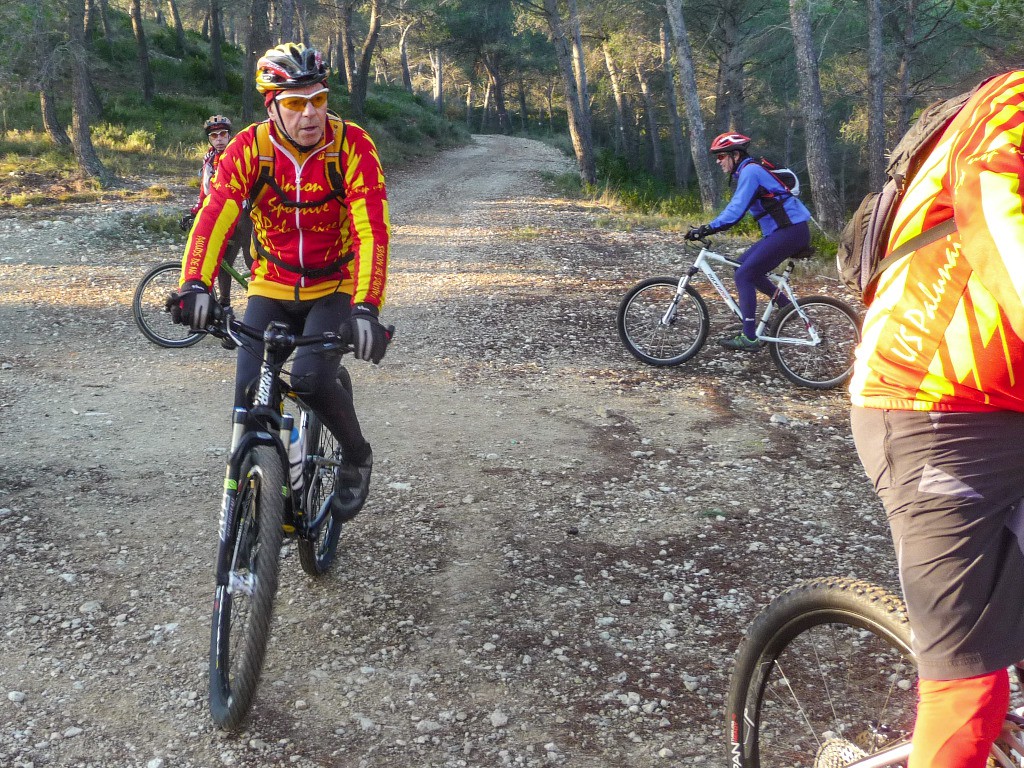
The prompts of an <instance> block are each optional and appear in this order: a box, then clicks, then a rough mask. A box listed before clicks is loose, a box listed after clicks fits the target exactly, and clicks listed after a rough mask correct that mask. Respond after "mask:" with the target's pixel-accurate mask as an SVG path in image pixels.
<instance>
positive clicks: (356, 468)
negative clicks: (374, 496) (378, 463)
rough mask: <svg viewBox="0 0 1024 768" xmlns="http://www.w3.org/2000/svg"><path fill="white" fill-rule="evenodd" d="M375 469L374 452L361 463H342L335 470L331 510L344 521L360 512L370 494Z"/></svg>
mask: <svg viewBox="0 0 1024 768" xmlns="http://www.w3.org/2000/svg"><path fill="white" fill-rule="evenodd" d="M372 471H373V452H370V453H369V454H367V456H366V458H365V459H363V461H362V463H361V464H349V463H345V464H342V465H341V466H340V467H337V468H336V469H335V470H334V493H332V494H331V512H332V513H333V514H334V515H335V516H336V517H337V518H338V519H340V520H341V521H342V522H347V521H349V520H351V519H352V518H353V517H355V516H356V515H357V514H359V510H361V509H362V508H363V504H365V503H366V497H367V496H369V495H370V473H371V472H372Z"/></svg>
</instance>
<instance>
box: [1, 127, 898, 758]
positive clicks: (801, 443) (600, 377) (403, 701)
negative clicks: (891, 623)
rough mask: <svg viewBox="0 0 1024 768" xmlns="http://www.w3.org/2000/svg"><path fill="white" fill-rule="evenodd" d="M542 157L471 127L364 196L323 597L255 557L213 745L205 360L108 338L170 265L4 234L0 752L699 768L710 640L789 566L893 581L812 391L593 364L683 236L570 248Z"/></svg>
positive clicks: (91, 230)
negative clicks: (384, 197) (351, 488)
mask: <svg viewBox="0 0 1024 768" xmlns="http://www.w3.org/2000/svg"><path fill="white" fill-rule="evenodd" d="M567 167H568V166H567V161H566V160H565V159H564V158H563V157H562V156H560V155H559V154H558V153H557V152H555V151H554V150H552V149H550V148H548V147H546V146H544V145H542V144H539V143H536V142H530V141H527V140H523V139H512V138H503V137H478V138H477V139H475V140H474V142H473V143H472V144H471V145H469V146H467V147H465V148H462V149H459V150H455V151H451V152H448V153H446V154H444V155H442V156H440V157H438V158H437V159H436V160H434V161H432V162H430V163H429V164H426V165H423V166H421V167H418V168H416V169H403V170H399V171H396V172H395V173H393V174H391V177H390V185H389V186H390V193H391V199H392V205H393V209H392V210H393V221H394V243H393V256H392V265H393V266H392V274H391V281H390V284H389V303H388V306H387V309H386V312H385V316H386V319H387V320H388V322H391V323H394V324H395V325H396V326H397V328H398V335H397V337H396V341H395V343H394V344H393V345H392V348H391V350H390V351H389V353H388V356H387V358H386V359H385V361H384V363H383V364H382V365H381V366H379V367H373V366H369V365H366V364H363V363H354V364H352V365H351V366H350V370H351V371H352V374H353V377H354V379H355V387H356V393H357V405H358V408H359V411H360V414H361V417H362V419H363V422H364V428H365V431H366V432H367V434H368V436H369V437H370V439H371V442H372V443H373V446H374V452H375V455H376V457H377V465H376V468H375V475H374V484H373V491H372V497H371V501H370V503H369V504H368V506H367V508H366V510H365V511H364V512H363V514H362V515H361V516H360V517H359V518H357V520H356V521H354V522H353V523H351V524H350V525H349V526H347V527H346V529H345V531H344V533H343V539H342V556H341V561H340V563H339V567H338V568H337V570H336V571H335V572H333V573H332V574H331V575H330V576H329V577H327V578H326V579H324V580H321V581H319V582H315V581H312V580H310V579H309V578H308V577H306V576H305V575H304V574H303V573H302V571H301V570H300V568H299V565H298V557H297V556H296V555H295V553H294V549H292V548H290V547H286V549H285V551H284V553H283V557H284V562H283V567H282V583H281V587H280V592H279V595H278V601H277V613H276V618H275V622H274V627H273V636H272V639H271V644H270V650H269V654H268V658H267V663H266V666H265V670H264V677H263V682H262V684H261V687H260V690H259V693H258V698H257V701H256V705H255V707H254V710H253V714H252V717H251V718H250V720H249V721H248V722H247V724H246V728H245V730H244V731H243V732H241V733H237V734H227V733H223V732H221V731H220V730H218V729H217V728H216V727H214V726H213V724H212V723H211V721H210V718H209V714H208V711H207V706H206V687H207V676H206V670H207V663H208V661H207V659H208V643H209V622H210V611H211V604H212V595H213V566H212V562H213V554H214V551H215V531H216V520H217V514H218V504H219V493H220V485H221V479H222V475H223V461H224V457H225V450H224V449H225V446H226V445H227V442H228V414H229V408H230V393H231V381H232V378H233V358H232V356H231V354H229V353H226V352H224V351H223V350H222V349H221V348H220V346H219V345H218V344H217V343H216V342H213V341H204V342H202V343H201V344H199V345H198V346H196V347H192V348H189V349H185V350H167V349H161V348H158V347H155V346H153V345H152V344H150V343H148V342H147V341H146V340H145V339H144V338H143V337H142V336H141V335H140V334H139V332H138V331H137V329H136V327H135V325H134V323H133V321H132V318H131V314H130V310H129V306H130V300H131V294H132V291H133V289H134V286H135V282H136V281H137V280H138V277H139V276H140V275H141V274H142V273H143V272H144V271H145V269H147V268H148V267H149V266H150V265H153V264H156V263H158V262H160V261H162V260H165V259H168V258H173V257H176V256H177V255H178V251H179V248H178V246H175V245H174V244H173V242H172V241H171V239H170V238H169V237H165V238H162V239H161V238H160V237H158V236H153V235H150V234H146V233H145V232H144V231H142V230H141V229H139V228H138V227H137V215H138V214H139V213H140V211H139V209H138V208H135V209H130V208H129V207H127V206H125V205H124V204H116V205H109V206H106V205H81V206H70V207H66V208H61V209H58V210H54V209H45V210H44V209H28V210H23V211H19V212H6V213H5V214H4V217H3V219H2V220H0V243H2V246H3V247H2V248H0V417H2V423H3V427H2V429H0V434H2V441H0V467H2V469H0V562H2V571H0V656H2V659H3V662H2V664H0V765H4V766H12V768H26V767H28V766H33V768H41V767H42V766H62V767H63V766H67V767H69V768H70V767H75V768H86V767H87V766H88V767H90V768H99V767H101V766H102V767H103V768H107V767H108V766H110V767H117V768H121V767H123V768H130V767H135V766H145V767H146V768H211V767H213V766H260V767H261V768H264V767H268V766H299V767H301V768H312V767H313V766H317V767H321V766H438V767H439V768H440V767H442V766H444V767H445V768H447V767H449V766H451V767H455V766H504V765H511V766H541V765H544V766H548V765H557V766H580V767H582V766H586V767H587V768H601V767H605V766H607V767H609V768H611V767H612V766H624V765H630V766H638V767H640V768H642V767H644V766H669V765H672V766H675V765H680V766H682V765H710V766H724V765H725V764H726V759H725V754H726V750H725V737H724V734H723V730H724V728H723V722H722V719H723V716H722V710H723V701H724V696H725V693H726V688H727V680H728V672H729V666H730V659H731V656H732V654H733V652H734V650H735V648H736V645H737V643H738V642H739V640H740V638H741V636H742V634H743V630H744V627H745V626H746V625H747V624H748V623H749V622H750V620H751V618H752V617H753V616H754V614H755V613H756V612H757V611H758V610H759V608H760V607H761V606H763V605H764V604H765V603H766V602H767V601H768V600H769V599H770V598H771V597H772V595H774V594H776V593H777V592H778V591H779V590H780V589H782V588H784V587H786V586H788V585H790V584H792V583H793V582H795V581H797V580H799V579H802V578H806V577H811V576H819V575H830V574H840V575H857V576H860V577H863V578H867V579H870V580H874V581H877V582H880V583H883V584H886V585H888V586H892V585H893V580H894V575H893V566H892V561H893V556H892V548H891V544H890V541H889V537H888V531H887V528H886V526H885V522H884V519H883V517H882V515H881V514H880V508H879V506H878V504H877V502H876V500H875V498H874V496H873V495H872V493H871V491H870V488H869V486H868V484H867V482H866V480H865V479H864V478H863V476H862V472H861V469H860V466H859V463H858V461H857V458H856V455H855V453H854V450H853V445H852V442H851V439H850V433H849V427H848V424H847V403H846V399H845V396H844V392H843V391H842V390H837V391H832V392H824V393H822V392H814V391H809V390H801V389H797V388H795V387H794V386H793V385H791V384H789V383H788V382H786V381H785V380H784V379H782V377H781V376H780V375H779V374H778V372H777V370H776V369H775V368H774V367H773V365H772V363H771V360H770V358H769V356H768V355H767V354H766V353H758V354H754V355H741V354H730V353H727V352H724V351H722V350H719V349H717V348H716V347H715V346H714V345H713V344H712V345H709V346H708V347H707V348H705V349H704V350H703V351H702V352H701V353H700V355H698V356H697V358H695V359H694V360H693V361H691V362H690V363H688V364H686V365H684V366H682V367H679V368H676V369H669V370H662V369H654V368H649V367H645V366H643V365H642V364H640V363H638V362H637V361H635V360H634V359H633V358H631V357H630V356H629V355H628V354H627V353H626V351H625V349H624V348H623V346H622V345H621V343H620V342H619V340H618V338H617V335H616V332H615V308H616V306H617V304H618V301H619V299H620V298H621V296H622V295H623V293H624V292H625V290H626V289H627V288H628V287H629V286H630V285H632V284H633V283H634V282H636V281H637V280H639V279H640V278H642V277H646V276H650V275H653V274H656V273H669V274H672V273H673V272H675V271H676V270H677V269H678V265H679V264H680V261H681V259H682V258H683V256H684V251H683V246H682V241H681V238H680V237H679V236H678V235H671V234H664V233H657V232H652V231H628V232H623V231H616V230H613V229H608V228H603V227H601V226H599V225H598V223H597V222H598V219H599V217H600V216H601V214H602V213H603V212H602V211H601V210H600V209H598V208H596V207H594V206H592V205H589V204H581V203H579V202H574V201H568V200H564V199H559V198H557V197H555V196H553V195H552V194H551V193H550V190H549V188H548V186H547V185H546V182H545V181H544V179H543V177H542V176H541V172H542V171H551V172H560V171H563V170H566V168H567ZM193 194H194V192H193V191H192V190H188V189H184V188H176V189H175V195H176V199H175V202H174V203H173V204H171V205H167V206H164V208H165V209H169V210H171V211H174V212H177V211H178V210H179V209H181V208H184V207H185V206H186V204H187V203H190V202H191V199H192V196H193ZM798 285H799V286H800V287H801V288H802V289H803V290H804V291H805V292H828V293H833V294H836V295H841V291H840V289H839V286H838V285H837V284H836V283H835V282H834V281H831V280H829V279H828V278H819V277H804V278H801V279H800V280H799V282H798ZM712 333H713V334H714V330H713V332H712Z"/></svg>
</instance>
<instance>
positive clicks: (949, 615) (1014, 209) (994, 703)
mask: <svg viewBox="0 0 1024 768" xmlns="http://www.w3.org/2000/svg"><path fill="white" fill-rule="evenodd" d="M1022 127H1024V70H1021V71H1016V72H1009V73H1006V74H1003V75H1000V76H998V77H994V78H992V79H990V80H989V81H987V82H986V83H984V84H983V85H982V86H981V88H980V89H979V90H978V91H977V92H976V93H975V94H974V95H973V96H972V97H971V98H970V100H969V101H968V102H967V103H966V105H965V106H964V107H963V109H962V110H961V111H960V112H959V114H958V115H957V116H956V117H955V118H954V119H953V121H952V122H951V123H950V124H949V126H948V127H947V128H946V129H945V131H944V132H943V133H942V134H941V136H940V137H939V140H938V143H937V144H936V146H935V147H934V149H932V151H931V152H930V153H929V155H928V156H927V157H926V159H925V160H924V163H923V164H922V166H921V169H920V170H919V171H918V172H917V174H916V175H915V176H914V177H913V179H912V181H911V182H910V184H909V185H908V187H907V190H906V194H905V196H904V198H903V200H902V201H901V202H900V204H899V207H898V208H897V211H896V215H895V219H894V221H893V226H892V230H891V234H890V237H889V242H888V251H889V252H891V251H893V250H895V249H896V248H898V247H899V246H900V245H901V244H902V243H904V242H906V241H908V240H909V239H910V238H912V237H914V236H915V235H917V234H919V233H921V232H922V231H924V230H926V229H929V228H931V227H933V226H935V225H937V224H940V223H942V222H945V221H948V220H950V219H953V220H954V221H955V223H956V230H955V231H954V232H953V234H951V235H949V236H947V237H944V238H942V239H940V240H937V241H935V242H933V243H931V244H929V245H924V246H921V247H920V248H918V249H917V250H915V251H912V252H911V253H909V254H908V255H906V256H904V257H903V258H902V259H899V260H897V261H896V262H894V263H893V264H892V265H891V266H890V267H889V268H888V269H886V270H885V272H883V273H882V275H881V277H880V279H879V281H878V285H877V288H876V290H875V295H874V298H873V299H872V300H871V303H870V306H869V307H868V311H867V315H866V316H865V318H864V329H863V335H862V340H861V343H860V346H859V347H858V349H857V358H856V363H855V366H854V372H853V377H852V379H851V380H850V393H851V396H852V401H853V409H852V412H851V424H852V427H853V436H854V440H855V441H856V445H857V451H858V453H859V454H860V458H861V461H862V462H863V464H864V467H865V470H866V471H867V474H868V477H869V478H870V479H871V480H872V482H873V483H874V487H875V491H876V492H877V493H878V495H879V497H880V498H881V500H882V502H883V504H884V505H885V509H886V513H887V515H888V519H889V526H890V528H891V531H892V538H893V543H894V544H895V548H896V557H897V563H898V565H899V573H900V583H901V585H902V587H903V593H904V596H905V598H906V603H907V614H908V617H909V619H910V626H911V628H912V630H913V639H912V643H913V648H914V653H915V655H916V657H917V660H918V674H919V681H920V682H919V692H918V696H919V701H918V710H917V722H916V724H915V726H914V736H913V747H912V751H911V755H910V762H909V768H982V766H984V765H986V763H987V760H988V755H989V750H990V749H991V746H992V743H993V741H994V740H995V739H996V737H997V736H998V735H999V733H1000V729H1001V727H1002V724H1003V718H1004V715H1005V713H1006V709H1007V706H1008V704H1009V695H1010V686H1009V678H1008V675H1007V667H1008V666H1010V665H1012V664H1014V663H1016V662H1018V661H1020V660H1021V659H1024V601H1022V600H1021V599H1020V588H1021V584H1024V552H1022V543H1024V506H1022V505H1021V499H1022V497H1024V472H1022V471H1021V469H1022V468H1024V439H1022V435H1024V258H1022V254H1024V192H1022V191H1024V154H1022V152H1024V138H1022V137H1024V133H1022Z"/></svg>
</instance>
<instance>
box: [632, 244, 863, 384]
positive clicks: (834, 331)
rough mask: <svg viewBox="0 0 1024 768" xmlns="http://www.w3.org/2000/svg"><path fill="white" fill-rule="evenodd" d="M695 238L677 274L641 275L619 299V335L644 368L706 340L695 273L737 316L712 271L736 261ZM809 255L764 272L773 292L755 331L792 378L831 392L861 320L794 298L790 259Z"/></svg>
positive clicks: (817, 301)
mask: <svg viewBox="0 0 1024 768" xmlns="http://www.w3.org/2000/svg"><path fill="white" fill-rule="evenodd" d="M701 243H702V247H701V250H700V254H699V255H698V256H697V258H696V260H695V261H694V262H693V265H692V266H690V268H689V269H688V270H687V271H686V274H684V275H683V276H682V277H680V278H676V277H651V278H648V279H646V280H642V281H641V282H639V283H637V284H636V285H635V286H633V287H632V288H630V290H629V291H628V292H627V293H626V295H625V297H623V299H622V302H621V303H620V304H619V311H618V318H617V320H618V329H619V338H621V339H622V343H623V344H625V345H626V349H628V350H629V351H630V353H632V355H633V356H634V357H636V358H637V359H638V360H642V361H643V362H645V363H647V364H648V365H659V366H669V365H679V364H681V363H684V362H686V361H687V360H689V359H690V358H691V357H693V356H694V355H696V354H697V353H698V352H699V351H700V350H701V348H702V347H703V346H704V343H705V342H706V341H707V337H708V331H709V330H710V327H711V315H710V313H709V312H708V306H707V303H706V302H705V301H704V298H703V297H702V296H701V295H700V294H699V293H698V292H697V290H696V289H695V288H694V287H693V285H692V284H691V283H692V281H693V279H694V277H695V276H696V275H697V274H703V275H704V276H705V277H706V278H707V279H708V281H709V282H710V283H711V285H712V286H713V287H714V288H715V290H716V291H717V293H718V295H719V296H720V297H721V299H722V301H724V302H725V304H726V306H728V308H729V309H730V310H732V312H733V314H735V315H736V317H737V318H742V317H743V315H742V313H741V312H740V308H739V305H738V304H737V303H736V300H735V299H733V297H732V296H731V295H730V293H729V291H728V289H727V288H726V287H725V285H724V284H723V283H722V280H721V278H720V277H719V276H718V273H717V272H716V271H715V265H718V266H724V267H729V268H731V269H734V270H735V269H736V268H737V267H739V266H740V262H738V261H736V260H735V259H731V258H729V257H727V256H723V255H722V254H720V253H715V252H714V251H712V250H711V249H710V247H709V246H710V242H709V241H708V240H707V239H704V240H702V241H701ZM812 254H813V250H811V249H808V250H807V251H804V252H801V253H800V254H796V255H795V256H793V257H792V258H790V259H789V261H788V262H787V263H786V266H785V268H784V269H783V271H782V273H781V274H775V273H769V275H768V278H769V279H770V280H771V281H772V282H773V283H774V284H775V286H776V291H775V294H774V295H773V296H772V300H771V301H769V302H767V304H766V306H765V309H764V313H763V314H762V316H761V319H760V321H759V322H758V324H757V330H756V335H757V338H758V339H759V340H760V341H762V342H763V343H765V344H766V345H767V346H768V348H769V350H770V352H771V356H772V360H773V361H774V362H775V365H776V366H777V367H778V369H779V370H780V371H781V372H782V374H783V375H784V376H785V377H786V378H787V379H789V380H790V381H791V382H793V383H794V384H796V385H798V386H801V387H810V388H811V389H831V388H832V387H836V386H838V385H840V384H842V383H843V382H844V381H846V380H847V379H848V378H849V376H850V372H851V371H852V370H853V352H854V349H855V348H856V346H857V344H858V343H859V342H860V318H859V317H858V315H857V312H856V311H855V310H854V308H853V307H851V306H850V305H849V304H847V303H846V302H843V301H840V300H839V299H834V298H832V297H831V296H810V297H808V298H805V299H801V298H798V297H797V295H796V293H795V292H794V291H793V287H792V286H791V285H790V283H789V276H790V275H791V274H792V272H793V268H794V266H795V262H794V259H798V258H803V257H805V256H810V255H812ZM781 295H785V296H786V297H787V298H788V299H789V301H790V304H789V305H788V306H786V307H784V308H783V309H781V310H778V311H776V306H777V302H776V300H777V299H778V297H780V296H781ZM773 314H774V316H773Z"/></svg>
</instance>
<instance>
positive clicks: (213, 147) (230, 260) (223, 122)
mask: <svg viewBox="0 0 1024 768" xmlns="http://www.w3.org/2000/svg"><path fill="white" fill-rule="evenodd" d="M203 130H204V131H206V139H207V141H209V142H210V149H208V150H207V152H206V154H205V155H204V156H203V166H202V168H200V169H199V199H198V200H196V204H195V205H193V206H192V210H190V211H189V213H188V214H187V215H185V216H183V217H182V219H181V228H182V229H183V230H185V231H186V232H188V231H189V230H190V229H191V228H192V222H193V221H194V220H195V217H196V214H197V213H199V209H200V208H202V207H203V201H204V200H205V199H206V198H207V196H208V195H209V194H210V183H211V182H212V181H213V175H214V174H215V173H216V172H217V164H218V163H219V162H220V157H221V154H222V153H223V152H224V150H225V148H226V147H227V145H228V142H229V141H231V120H230V119H229V118H227V117H225V116H224V115H211V116H210V117H209V118H208V119H207V121H206V123H205V125H203ZM251 237H252V221H250V220H249V219H248V217H246V218H243V219H241V220H240V221H239V223H238V226H237V227H236V228H235V234H234V235H233V236H232V237H231V240H230V242H229V243H228V248H227V250H226V251H225V252H224V259H223V260H224V261H225V262H227V264H228V266H231V267H233V266H235V259H236V258H237V257H238V252H239V251H242V253H243V255H244V257H245V264H246V267H251V266H252V259H251V258H250V257H249V239H250V238H251ZM231 281H232V278H231V275H229V274H228V273H227V272H221V273H220V274H219V275H218V276H217V287H218V288H219V289H220V290H219V293H220V303H221V306H224V307H227V306H230V304H231ZM222 343H223V344H224V345H225V346H227V347H228V348H234V342H232V341H231V340H230V339H224V340H223V342H222Z"/></svg>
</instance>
